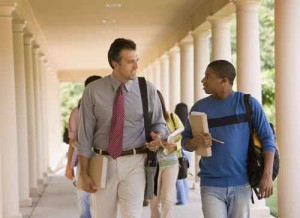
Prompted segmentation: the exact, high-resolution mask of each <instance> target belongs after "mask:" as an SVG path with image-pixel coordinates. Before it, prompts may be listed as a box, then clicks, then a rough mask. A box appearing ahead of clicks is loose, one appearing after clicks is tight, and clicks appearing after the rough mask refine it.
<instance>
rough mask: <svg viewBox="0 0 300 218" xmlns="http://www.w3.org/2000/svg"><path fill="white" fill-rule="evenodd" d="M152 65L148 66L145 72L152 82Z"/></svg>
mask: <svg viewBox="0 0 300 218" xmlns="http://www.w3.org/2000/svg"><path fill="white" fill-rule="evenodd" d="M151 69H152V68H151V66H148V67H146V69H145V73H146V79H147V80H148V81H150V82H152V74H151Z"/></svg>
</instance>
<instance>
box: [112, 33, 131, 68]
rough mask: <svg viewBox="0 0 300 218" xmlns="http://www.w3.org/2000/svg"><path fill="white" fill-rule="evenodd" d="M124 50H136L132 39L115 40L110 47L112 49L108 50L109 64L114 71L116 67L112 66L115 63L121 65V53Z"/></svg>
mask: <svg viewBox="0 0 300 218" xmlns="http://www.w3.org/2000/svg"><path fill="white" fill-rule="evenodd" d="M123 49H129V50H136V44H135V42H134V41H132V40H130V39H124V38H118V39H115V41H114V42H113V43H112V44H111V45H110V48H109V50H108V62H109V65H110V66H111V68H112V69H114V66H113V64H112V62H113V61H116V62H117V63H120V61H121V55H120V53H121V51H122V50H123Z"/></svg>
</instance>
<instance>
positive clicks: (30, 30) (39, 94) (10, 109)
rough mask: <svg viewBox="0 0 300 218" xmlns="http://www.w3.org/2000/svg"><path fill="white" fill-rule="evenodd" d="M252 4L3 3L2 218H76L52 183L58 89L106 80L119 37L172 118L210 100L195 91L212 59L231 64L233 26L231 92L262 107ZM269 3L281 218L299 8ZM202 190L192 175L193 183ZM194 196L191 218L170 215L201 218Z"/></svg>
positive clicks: (283, 215)
mask: <svg viewBox="0 0 300 218" xmlns="http://www.w3.org/2000/svg"><path fill="white" fill-rule="evenodd" d="M259 3H260V0H189V1H187V0H163V1H162V0H152V1H141V0H130V1H123V0H119V1H117V0H107V1H102V0H101V1H100V0H97V1H74V0H63V1H62V0H52V1H41V0H0V102H1V107H0V218H2V217H4V218H21V217H22V215H24V214H27V216H29V215H30V214H31V213H32V217H39V218H42V217H50V216H51V217H59V216H58V215H57V216H52V215H53V214H60V216H61V217H76V215H74V216H73V214H72V212H74V211H75V210H76V207H75V204H76V203H75V198H74V196H75V193H74V191H72V189H71V188H72V187H71V186H70V185H68V184H67V181H66V180H65V179H64V178H62V177H60V176H58V175H52V174H51V172H53V171H55V170H56V169H57V168H58V167H57V166H58V164H59V162H60V158H61V157H62V156H63V155H64V151H63V149H62V147H61V142H62V137H61V135H62V126H61V120H60V116H61V113H60V100H59V86H60V83H61V82H76V81H77V82H78V81H83V80H84V79H85V78H86V77H87V76H89V75H91V74H98V75H102V76H105V75H107V74H109V73H111V69H110V68H109V65H108V63H107V50H108V48H109V45H110V43H111V42H112V40H113V39H115V38H118V37H124V38H130V39H133V40H134V41H135V42H136V43H137V45H138V53H139V57H140V60H141V62H140V64H139V67H140V68H139V75H141V76H145V77H146V78H147V80H149V81H151V82H152V83H153V84H154V85H155V86H156V87H157V88H158V89H160V90H161V92H162V93H163V95H164V96H165V101H166V106H167V109H168V110H169V111H173V110H174V107H175V105H176V104H177V103H179V102H185V103H187V104H188V105H189V106H191V105H193V103H194V102H195V101H197V100H199V99H201V98H203V97H205V96H206V95H205V93H204V92H203V87H202V84H201V82H200V81H201V78H203V77H204V71H205V68H206V66H207V64H208V63H209V62H210V61H213V60H216V59H226V60H229V61H231V60H232V59H233V57H232V50H231V32H230V22H231V20H232V18H233V17H236V23H235V24H236V37H235V40H236V51H237V52H236V68H237V90H238V91H242V92H245V93H251V95H252V96H254V97H256V98H257V99H258V100H259V101H261V96H262V91H261V90H262V89H261V85H262V83H261V81H262V78H261V66H260V65H261V63H260V55H261V54H260V50H261V49H260V43H259V29H260V24H259V20H258V12H259ZM274 3H275V16H274V17H275V45H274V47H275V51H276V52H275V71H276V73H275V83H276V85H275V96H276V108H275V117H276V131H277V142H278V145H279V146H280V155H281V172H280V175H279V178H278V210H279V217H280V218H298V217H299V214H300V207H299V203H298V202H299V196H300V189H299V188H298V189H297V188H295V187H298V183H299V179H300V172H299V170H297V169H296V167H297V166H299V165H300V158H299V139H298V137H299V129H300V113H299V107H300V98H299V94H298V93H299V91H300V86H299V81H300V61H299V60H300V53H299V49H300V40H299V38H300V13H299V11H300V1H299V0H274ZM270 37H271V36H270ZM193 159H194V160H193V161H192V162H193V164H191V165H192V166H191V171H192V172H194V173H193V174H196V172H197V171H198V169H197V164H195V163H197V159H198V157H197V156H195V155H194V156H193ZM198 183H199V180H198V179H197V178H195V177H194V178H193V181H192V185H193V186H194V187H197V184H198ZM45 186H46V189H44V188H45ZM41 193H43V194H42V197H41V198H38V195H41ZM194 195H195V196H194V197H192V199H191V203H190V204H189V205H188V206H187V209H184V207H182V208H181V207H176V217H184V216H187V217H198V216H197V215H198V212H197V211H199V213H200V208H201V207H200V202H199V203H198V201H199V192H198V191H196V192H195V194H194ZM197 196H198V198H197ZM26 207H28V208H26ZM251 208H252V209H251V211H252V215H253V217H255V218H262V217H266V216H268V215H266V214H269V211H270V210H269V208H268V207H266V205H265V200H261V201H259V202H258V203H257V204H255V205H254V206H253V205H252V207H251ZM32 209H34V210H33V212H32ZM61 209H62V210H61ZM194 210H195V214H194V212H193V211H194ZM69 212H70V214H69ZM148 212H149V211H147V208H145V217H147V213H148ZM188 212H191V213H192V214H187V213H188ZM64 213H68V214H64ZM44 215H45V216H44Z"/></svg>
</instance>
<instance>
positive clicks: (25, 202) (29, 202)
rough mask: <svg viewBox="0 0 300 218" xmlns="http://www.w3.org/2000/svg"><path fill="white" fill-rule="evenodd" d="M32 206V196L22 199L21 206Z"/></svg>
mask: <svg viewBox="0 0 300 218" xmlns="http://www.w3.org/2000/svg"><path fill="white" fill-rule="evenodd" d="M31 206H32V198H27V199H22V200H20V207H31Z"/></svg>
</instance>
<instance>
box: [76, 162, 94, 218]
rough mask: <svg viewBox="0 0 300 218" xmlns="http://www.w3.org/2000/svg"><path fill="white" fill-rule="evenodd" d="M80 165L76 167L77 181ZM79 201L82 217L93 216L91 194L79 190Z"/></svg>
mask: <svg viewBox="0 0 300 218" xmlns="http://www.w3.org/2000/svg"><path fill="white" fill-rule="evenodd" d="M79 171H80V167H79V164H78V165H77V168H76V181H78V176H79ZM77 198H78V199H77V201H78V202H77V203H78V207H79V213H80V218H91V217H92V216H91V204H90V202H91V194H90V193H89V192H85V191H83V190H77Z"/></svg>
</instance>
